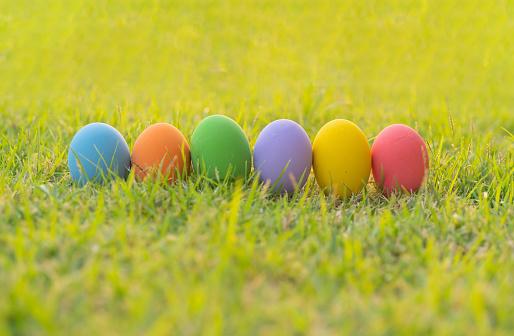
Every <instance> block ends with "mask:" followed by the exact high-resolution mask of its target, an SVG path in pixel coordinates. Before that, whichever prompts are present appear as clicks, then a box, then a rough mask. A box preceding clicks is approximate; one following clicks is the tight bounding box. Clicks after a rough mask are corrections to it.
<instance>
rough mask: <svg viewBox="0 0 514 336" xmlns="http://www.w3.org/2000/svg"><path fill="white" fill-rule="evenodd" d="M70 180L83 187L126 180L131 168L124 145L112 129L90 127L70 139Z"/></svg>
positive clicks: (97, 126) (95, 125)
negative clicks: (90, 183) (88, 184)
mask: <svg viewBox="0 0 514 336" xmlns="http://www.w3.org/2000/svg"><path fill="white" fill-rule="evenodd" d="M68 166H69V168H70V173H71V178H72V179H73V181H74V182H75V183H77V184H78V185H80V186H82V185H84V184H86V182H88V181H93V182H99V183H105V182H106V181H109V180H111V179H114V178H116V177H120V178H123V179H124V178H125V177H126V176H127V173H128V170H129V168H130V150H129V147H128V145H127V142H126V141H125V139H124V138H123V136H122V135H121V133H120V132H118V130H117V129H115V128H114V127H112V126H110V125H107V124H104V123H92V124H89V125H86V126H84V127H82V128H81V129H80V130H79V131H78V132H77V134H75V136H74V137H73V140H72V141H71V144H70V150H69V152H68Z"/></svg>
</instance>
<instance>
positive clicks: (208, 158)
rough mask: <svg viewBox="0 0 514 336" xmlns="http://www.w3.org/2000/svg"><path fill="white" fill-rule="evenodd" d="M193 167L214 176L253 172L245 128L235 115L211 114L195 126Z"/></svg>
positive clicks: (192, 144)
mask: <svg viewBox="0 0 514 336" xmlns="http://www.w3.org/2000/svg"><path fill="white" fill-rule="evenodd" d="M191 147H192V148H191V149H192V150H191V161H192V163H193V169H194V170H195V171H196V172H197V173H198V174H201V175H204V176H207V177H208V178H211V179H213V180H225V179H228V178H241V177H246V176H248V175H249V174H250V170H251V168H252V155H251V150H250V143H249V142H248V139H247V138H246V135H245V133H244V131H243V129H242V128H241V127H240V126H239V125H238V124H237V123H236V122H235V121H234V120H232V119H230V118H228V117H225V116H222V115H212V116H209V117H207V118H205V119H204V120H202V121H201V122H200V123H199V124H198V126H196V128H195V130H194V132H193V135H192V137H191Z"/></svg>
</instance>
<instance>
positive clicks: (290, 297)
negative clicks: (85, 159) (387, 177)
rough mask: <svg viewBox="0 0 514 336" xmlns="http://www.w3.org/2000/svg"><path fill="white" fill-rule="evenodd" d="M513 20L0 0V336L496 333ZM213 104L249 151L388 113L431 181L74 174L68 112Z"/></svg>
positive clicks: (255, 4) (271, 3)
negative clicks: (344, 195) (279, 125)
mask: <svg viewBox="0 0 514 336" xmlns="http://www.w3.org/2000/svg"><path fill="white" fill-rule="evenodd" d="M513 29H514V2H512V1H508V0H498V1H480V0H475V1H473V0H471V1H446V0H425V1H407V0H395V1H393V0H390V1H379V0H375V1H372V0H366V1H365V0H348V1H343V0H341V1H331V0H319V1H309V0H280V1H276V0H240V1H237V0H202V1H200V0H183V1H171V0H170V1H165V0H152V1H146V0H126V1H114V0H76V1H70V0H68V1H66V0H47V1H43V0H18V1H9V0H3V1H2V0H0V116H1V121H2V122H1V123H0V153H1V155H0V335H46V334H56V335H142V334H147V335H197V334H205V335H341V334H345V333H346V334H353V335H365V334H378V335H393V334H404V335H414V334H416V335H423V334H437V335H462V334H475V335H477V334H482V335H491V334H495V335H509V334H512V332H513V331H514V320H513V318H512V317H513V315H514V286H513V285H512V284H513V283H514V260H513V257H514V137H513V136H512V135H510V134H509V132H511V133H514V91H513V90H514V89H513V88H514V57H513V56H512V55H513V54H514V40H513V39H512V30H513ZM211 114H223V115H227V116H229V117H232V118H233V119H235V120H236V121H238V122H239V124H240V125H241V126H242V127H243V129H244V131H245V133H246V135H247V136H248V138H249V140H250V144H251V145H252V146H253V145H254V144H255V140H256V138H257V136H258V135H259V132H260V131H261V130H262V129H263V128H264V127H265V126H266V125H267V124H268V123H270V122H271V121H273V120H275V119H279V118H288V119H292V120H295V121H297V122H298V123H299V124H300V125H302V126H303V128H304V129H305V130H306V132H307V134H308V135H309V137H310V139H311V141H312V140H314V137H315V135H316V133H317V131H318V130H319V129H320V128H321V127H322V126H323V125H324V124H325V123H327V122H329V121H331V120H333V119H336V118H343V119H348V120H351V121H353V122H355V123H356V124H357V125H359V127H360V128H361V129H362V130H363V131H364V133H365V134H366V137H367V138H368V139H369V141H370V145H371V144H372V143H373V139H374V137H376V135H377V134H378V133H379V132H380V131H381V130H382V129H383V128H385V127H386V126H388V125H390V124H394V123H403V124H407V125H410V126H411V127H413V128H414V129H416V130H417V131H418V132H419V134H420V135H421V136H422V137H423V138H424V139H425V140H426V143H427V147H428V149H429V157H430V164H431V169H430V173H429V178H428V182H427V185H426V188H424V189H423V190H422V191H420V192H419V193H417V194H415V195H412V196H407V195H402V196H398V197H393V198H390V199H386V198H384V197H383V196H381V194H380V193H378V192H377V191H376V189H375V186H374V184H373V183H369V184H368V185H367V187H366V188H365V190H364V191H363V193H362V194H360V195H357V196H354V197H353V198H351V199H350V200H347V201H345V202H341V201H338V200H335V199H333V198H331V197H326V196H324V195H323V193H322V192H321V191H320V189H319V187H318V186H317V184H316V181H315V179H314V177H313V175H311V177H310V178H309V181H308V183H307V185H306V187H305V188H304V190H301V191H300V192H298V193H295V194H294V195H290V196H288V197H283V196H274V195H270V194H269V193H267V192H266V189H265V188H262V187H261V186H259V185H258V184H257V183H256V180H255V179H252V178H251V179H250V180H249V181H247V182H246V183H242V182H234V183H219V184H213V183H210V182H209V181H207V180H205V179H204V178H201V177H198V176H196V175H194V174H193V175H191V176H190V177H189V178H188V179H187V180H186V181H183V182H181V183H180V184H177V185H171V186H169V185H165V186H162V185H160V184H155V183H151V181H147V182H145V183H136V182H135V181H134V178H133V176H131V177H129V179H128V180H127V181H115V182H112V183H110V184H108V185H104V186H101V185H87V186H85V187H83V188H80V187H77V186H75V185H74V184H73V183H72V182H71V177H70V174H69V170H68V163H67V155H68V146H69V144H70V142H71V139H72V138H73V136H74V134H75V133H76V132H77V131H78V130H79V129H80V128H81V127H82V126H84V125H86V124H88V123H91V122H96V121H100V122H105V123H108V124H110V125H112V126H114V127H116V128H117V129H118V130H119V131H120V132H121V133H122V134H123V135H124V137H125V139H126V140H127V142H128V145H129V147H130V148H132V146H133V144H134V142H135V140H136V139H137V137H138V135H139V134H140V133H141V132H142V131H143V130H144V129H145V127H146V126H148V125H150V124H152V123H156V122H168V123H171V124H173V125H175V126H176V127H178V128H179V129H180V130H181V131H182V132H183V133H184V134H185V136H186V137H187V138H188V139H190V137H191V134H192V132H193V130H194V128H195V126H196V125H197V124H198V123H199V122H200V121H201V120H202V119H203V118H205V117H206V116H208V115H211Z"/></svg>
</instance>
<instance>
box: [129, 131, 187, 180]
mask: <svg viewBox="0 0 514 336" xmlns="http://www.w3.org/2000/svg"><path fill="white" fill-rule="evenodd" d="M190 166H191V153H190V150H189V144H188V143H187V140H186V138H185V137H184V135H183V134H182V133H181V132H180V131H179V130H178V129H177V128H176V127H174V126H172V125H170V124H167V123H157V124H154V125H151V126H150V127H148V128H147V129H145V130H144V131H143V132H142V133H141V134H140V135H139V137H138V138H137V140H136V142H135V143H134V147H133V149H132V169H134V170H135V175H136V177H137V179H138V180H143V179H145V178H147V177H150V176H151V177H153V178H157V176H158V175H162V176H163V177H165V178H166V179H167V181H168V183H171V182H173V181H174V180H176V178H177V176H176V173H178V175H179V177H185V175H187V174H188V173H189V170H190Z"/></svg>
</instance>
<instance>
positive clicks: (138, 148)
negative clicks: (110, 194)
mask: <svg viewBox="0 0 514 336" xmlns="http://www.w3.org/2000/svg"><path fill="white" fill-rule="evenodd" d="M68 164H69V169H70V173H71V177H72V179H73V181H74V182H75V183H77V184H78V185H84V184H85V183H87V182H88V181H101V182H103V181H106V180H107V179H111V178H113V177H122V178H125V177H126V176H127V174H128V172H129V169H133V170H135V172H134V174H135V176H136V178H137V179H138V180H144V179H146V178H148V177H152V178H156V177H157V176H158V175H160V174H162V175H163V176H164V177H165V178H166V179H167V180H168V182H173V181H174V180H177V179H179V178H183V177H186V176H187V175H188V174H189V173H190V171H191V167H192V168H193V169H194V170H195V172H196V173H198V174H200V175H203V176H205V177H207V178H209V179H212V180H218V181H219V180H226V179H232V178H245V177H248V176H249V174H250V171H251V167H252V153H251V149H250V144H249V142H248V139H247V137H246V135H245V133H244V131H243V129H242V128H241V127H240V126H239V125H238V124H237V123H236V122H235V121H234V120H232V119H230V118H228V117H226V116H222V115H212V116H209V117H207V118H205V119H204V120H202V121H201V122H200V123H199V124H198V125H197V127H196V128H195V130H194V132H193V134H192V136H191V147H190V145H189V143H188V141H187V140H186V138H185V137H184V135H183V134H182V133H181V132H180V131H179V130H178V129H177V128H175V127H174V126H172V125H170V124H166V123H158V124H154V125H152V126H150V127H148V128H146V129H145V130H144V131H143V132H142V133H141V135H140V136H139V137H138V138H137V140H136V142H135V143H134V147H133V149H132V154H131V153H130V150H129V147H128V145H127V142H126V141H125V139H124V138H123V136H122V135H121V133H120V132H118V131H117V130H116V129H115V128H114V127H112V126H109V125H107V124H104V123H92V124H89V125H86V126H84V127H83V128H82V129H80V130H79V131H78V132H77V134H76V135H75V136H74V138H73V140H72V142H71V145H70V148H69V153H68ZM253 166H254V168H255V170H256V172H258V176H259V181H260V182H261V183H267V184H268V185H270V186H271V188H273V189H274V190H275V191H276V192H282V193H284V192H288V193H290V192H293V191H294V190H296V189H299V188H302V187H303V186H304V184H305V182H306V181H307V178H308V176H309V174H310V172H311V168H312V169H313V171H314V175H315V178H316V181H317V182H318V184H319V186H320V187H321V189H323V190H324V192H325V193H326V194H332V195H334V196H336V197H339V198H341V199H346V198H348V197H350V196H351V195H354V194H356V193H358V192H359V191H360V190H361V189H362V188H363V186H364V185H365V184H366V183H367V181H368V178H369V175H370V170H371V172H372V174H373V177H374V180H375V181H376V182H377V184H378V185H379V186H380V187H381V188H382V190H383V192H384V194H385V195H389V194H390V193H391V192H393V191H408V192H413V191H416V190H418V189H419V188H420V186H421V184H422V183H423V180H424V178H425V177H426V175H427V172H428V167H429V160H428V153H427V149H426V146H425V143H424V141H423V139H422V138H421V137H420V136H419V134H418V133H417V132H416V131H415V130H413V129H412V128H410V127H408V126H406V125H401V124H395V125H391V126H389V127H387V128H385V129H384V130H383V131H382V132H380V134H379V135H378V136H377V137H376V138H375V141H374V142H373V146H372V147H371V148H370V146H369V143H368V140H367V138H366V136H365V135H364V133H363V132H362V130H361V129H360V128H359V127H358V126H357V125H355V124H354V123H352V122H351V121H348V120H344V119H336V120H333V121H330V122H329V123H327V124H326V125H325V126H323V127H322V128H321V129H320V131H319V132H318V134H317V135H316V137H315V139H314V142H313V144H312V145H311V142H310V139H309V137H308V135H307V133H306V132H305V131H304V129H303V128H302V127H301V126H300V125H299V124H297V123H296V122H294V121H292V120H288V119H280V120H276V121H273V122H272V123H270V124H268V125H267V126H266V127H265V128H264V129H263V130H262V132H261V133H260V134H259V136H258V138H257V140H256V143H255V147H254V150H253Z"/></svg>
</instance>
